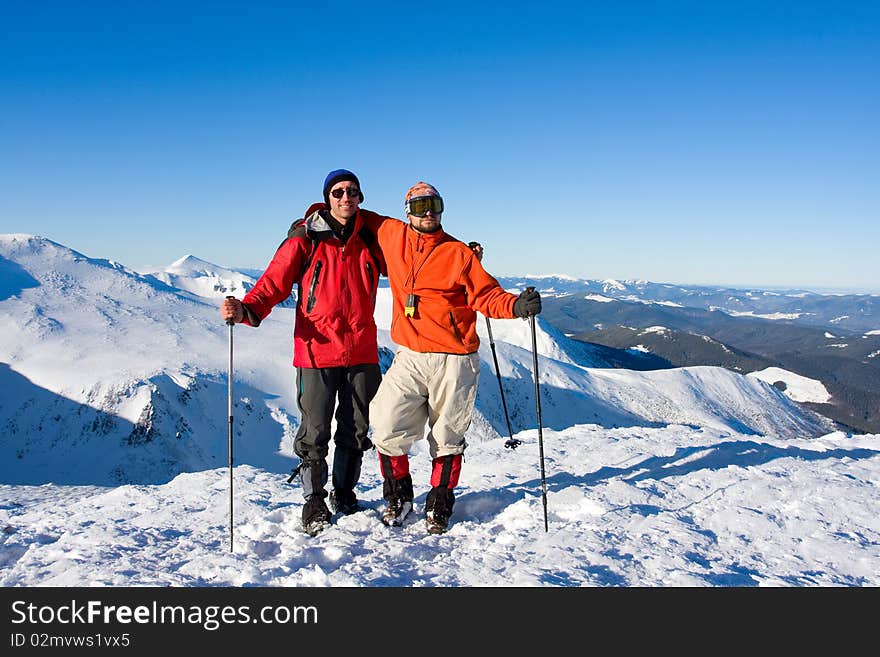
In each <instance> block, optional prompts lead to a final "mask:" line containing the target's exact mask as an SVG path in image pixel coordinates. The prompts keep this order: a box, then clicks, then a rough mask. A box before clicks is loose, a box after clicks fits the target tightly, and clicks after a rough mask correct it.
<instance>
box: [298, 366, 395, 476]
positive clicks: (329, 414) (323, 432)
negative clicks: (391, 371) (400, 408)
mask: <svg viewBox="0 0 880 657" xmlns="http://www.w3.org/2000/svg"><path fill="white" fill-rule="evenodd" d="M381 380H382V373H381V371H380V370H379V365H377V364H367V365H354V366H352V367H323V368H310V367H298V368H297V369H296V401H297V404H298V406H299V410H300V415H301V417H302V422H301V423H300V425H299V430H298V431H297V432H296V438H295V439H294V442H293V449H294V451H295V452H296V454H297V456H299V457H300V458H301V459H303V460H316V459H325V458H327V454H328V451H329V444H330V437H331V426H332V425H331V423H332V421H333V417H334V407H335V411H336V413H335V416H336V432H335V435H333V439H334V441H335V442H336V448H337V450H339V449H343V450H346V451H356V452H360V453H363V452H364V451H366V450H368V449H370V447H372V446H373V444H372V443H371V442H370V439H369V438H368V437H367V434H368V432H369V429H370V412H369V409H370V401H371V400H372V399H373V396H374V395H375V394H376V390H377V389H378V388H379V382H380V381H381Z"/></svg>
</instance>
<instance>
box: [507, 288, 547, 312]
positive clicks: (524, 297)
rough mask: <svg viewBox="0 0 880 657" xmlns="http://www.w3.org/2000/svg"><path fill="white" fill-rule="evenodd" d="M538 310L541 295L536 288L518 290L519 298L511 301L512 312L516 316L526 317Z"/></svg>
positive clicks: (539, 310)
mask: <svg viewBox="0 0 880 657" xmlns="http://www.w3.org/2000/svg"><path fill="white" fill-rule="evenodd" d="M540 312H541V295H540V294H538V291H537V290H533V289H530V290H525V291H524V292H520V295H519V299H517V300H516V301H514V302H513V314H514V315H516V316H517V317H522V318H526V317H528V316H529V315H537V314H538V313H540Z"/></svg>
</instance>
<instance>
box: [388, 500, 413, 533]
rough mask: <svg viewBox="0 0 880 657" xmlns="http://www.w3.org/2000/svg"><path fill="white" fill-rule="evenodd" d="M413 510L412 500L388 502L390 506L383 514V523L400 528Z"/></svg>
mask: <svg viewBox="0 0 880 657" xmlns="http://www.w3.org/2000/svg"><path fill="white" fill-rule="evenodd" d="M412 508H413V505H412V500H401V499H399V498H395V499H392V500H388V506H387V507H386V508H385V510H384V511H383V512H382V522H383V523H384V524H386V525H388V526H389V527H400V526H401V525H402V524H403V521H404V519H405V518H406V517H407V516H408V515H409V512H410V511H412Z"/></svg>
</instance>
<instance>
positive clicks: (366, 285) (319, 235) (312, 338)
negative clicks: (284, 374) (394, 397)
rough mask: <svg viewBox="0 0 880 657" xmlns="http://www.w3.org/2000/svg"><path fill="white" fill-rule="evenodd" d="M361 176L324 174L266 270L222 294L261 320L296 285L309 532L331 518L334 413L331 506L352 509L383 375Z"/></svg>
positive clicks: (231, 307) (235, 309) (240, 318)
mask: <svg viewBox="0 0 880 657" xmlns="http://www.w3.org/2000/svg"><path fill="white" fill-rule="evenodd" d="M363 200H364V195H363V192H362V191H361V187H360V182H359V180H358V178H357V176H356V175H355V174H353V173H352V172H351V171H348V170H346V169H337V170H335V171H331V172H330V173H329V174H328V175H327V177H326V178H325V180H324V202H325V204H324V205H323V206H322V205H320V204H315V205H313V206H312V207H311V208H309V210H308V211H307V212H306V216H305V219H304V221H302V222H295V223H294V225H293V226H292V227H291V230H290V232H289V233H288V238H287V239H286V240H285V241H284V242H283V243H282V244H281V246H280V247H278V250H277V251H276V252H275V255H274V256H273V257H272V261H271V262H270V263H269V266H268V267H267V268H266V271H265V272H264V273H263V275H262V276H261V277H260V279H259V280H258V281H257V283H256V285H254V288H253V289H252V290H251V291H250V292H248V293H247V295H245V297H244V299H242V300H241V301H239V300H238V299H226V300H224V302H223V305H222V306H221V308H220V314H221V316H222V317H223V319H224V320H227V319H232V320H233V321H235V322H244V323H245V324H249V325H250V326H255V327H256V326H259V325H260V322H261V321H262V320H263V319H265V318H266V316H267V315H268V314H269V313H270V312H271V311H272V308H273V307H274V306H275V305H277V304H279V303H281V302H282V301H284V300H285V299H287V297H288V296H290V293H291V291H292V289H293V286H294V285H297V286H298V293H297V304H296V324H295V327H294V333H293V365H294V367H296V390H297V404H298V406H299V410H300V414H301V417H302V421H301V423H300V426H299V430H298V432H297V434H296V438H295V440H294V451H295V452H296V454H297V455H298V456H299V457H300V459H302V461H301V463H300V465H299V466H298V467H297V469H296V470H294V475H296V474H297V473H298V474H299V476H300V479H301V481H302V487H303V496H304V498H305V504H304V505H303V509H302V524H303V529H304V530H305V531H306V532H307V533H309V534H311V535H313V536H314V535H315V534H317V533H318V532H320V531H321V530H322V529H324V528H325V527H326V526H327V525H328V524H329V523H330V520H331V513H330V510H329V509H328V508H327V504H326V503H325V501H324V498H325V497H327V491H326V490H325V486H326V484H327V479H328V468H327V455H328V452H329V443H330V437H331V436H330V433H331V422H332V420H333V417H334V406H335V417H336V433H335V435H334V436H333V439H334V442H335V444H336V446H335V450H334V454H333V475H332V492H331V493H330V505H331V507H333V509H334V511H338V512H341V513H343V514H350V513H354V512H356V511H359V510H360V506H359V505H358V500H357V496H356V494H355V491H354V489H355V486H356V484H357V482H358V479H359V478H360V472H361V461H362V458H363V453H364V451H365V450H367V449H369V448H370V447H372V443H371V442H370V439H369V438H368V437H367V433H368V430H369V404H370V401H371V400H372V398H373V396H374V395H375V394H376V390H377V388H378V386H379V382H380V380H381V376H382V375H381V373H380V370H379V354H378V348H377V342H376V322H375V319H374V310H375V303H376V288H377V286H378V282H379V274H380V270H382V269H383V268H384V264H383V263H382V260H381V253H380V252H379V251H378V249H377V248H375V245H374V244H373V242H374V239H375V238H374V236H373V235H372V234H371V233H370V232H369V231H368V230H367V229H366V228H365V227H364V226H363V222H362V220H361V216H360V211H359V210H360V207H359V206H360V203H361V202H362V201H363Z"/></svg>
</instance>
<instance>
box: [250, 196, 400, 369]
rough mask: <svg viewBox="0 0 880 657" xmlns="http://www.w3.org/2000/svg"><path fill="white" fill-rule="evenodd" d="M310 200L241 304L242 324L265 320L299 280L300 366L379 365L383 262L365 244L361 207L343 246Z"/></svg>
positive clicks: (296, 336)
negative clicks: (378, 303) (377, 314)
mask: <svg viewBox="0 0 880 657" xmlns="http://www.w3.org/2000/svg"><path fill="white" fill-rule="evenodd" d="M319 207H323V205H318V204H316V205H313V206H312V207H310V208H309V210H308V212H307V213H306V218H305V220H304V222H303V223H302V224H301V225H299V226H297V223H294V225H293V226H292V227H291V231H290V232H289V233H288V238H287V239H286V240H284V242H282V244H281V246H279V247H278V250H277V251H276V252H275V255H274V256H273V257H272V261H271V262H270V263H269V266H268V267H267V268H266V271H265V272H264V273H263V275H262V276H261V277H260V279H259V280H258V281H257V283H256V285H254V287H253V289H252V290H251V291H250V292H248V293H247V294H246V295H245V297H244V299H242V303H243V304H244V307H245V320H244V321H245V323H246V324H250V325H251V326H259V324H260V322H262V320H264V319H265V318H266V316H267V315H268V314H269V313H270V312H271V311H272V308H273V307H274V306H276V305H277V304H279V303H281V302H282V301H284V300H285V299H287V297H288V296H290V293H291V291H292V290H293V286H294V284H296V285H298V288H299V289H298V293H297V303H296V324H295V326H294V330H293V365H294V366H295V367H311V368H323V367H351V366H353V365H363V364H368V363H378V362H379V352H378V346H377V343H376V320H375V319H374V311H375V306H376V288H377V286H378V283H379V273H380V269H382V268H383V267H384V265H383V264H382V262H381V259H380V256H379V254H378V250H377V249H376V248H374V251H376V252H377V253H375V254H374V253H373V252H371V250H370V246H369V245H368V244H367V243H366V241H365V237H366V235H365V234H364V233H363V231H362V229H363V222H362V220H361V216H360V212H358V214H357V215H356V216H355V219H354V220H355V225H354V230H353V232H352V234H351V236H350V237H349V238H348V240H347V241H346V243H345V244H344V245H343V243H342V241H341V240H339V238H337V237H336V236H335V234H334V233H333V231H332V229H331V228H330V226H329V225H328V224H327V222H326V221H325V220H324V219H323V217H322V216H321V214H320V212H319V211H317V210H315V208H319Z"/></svg>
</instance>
